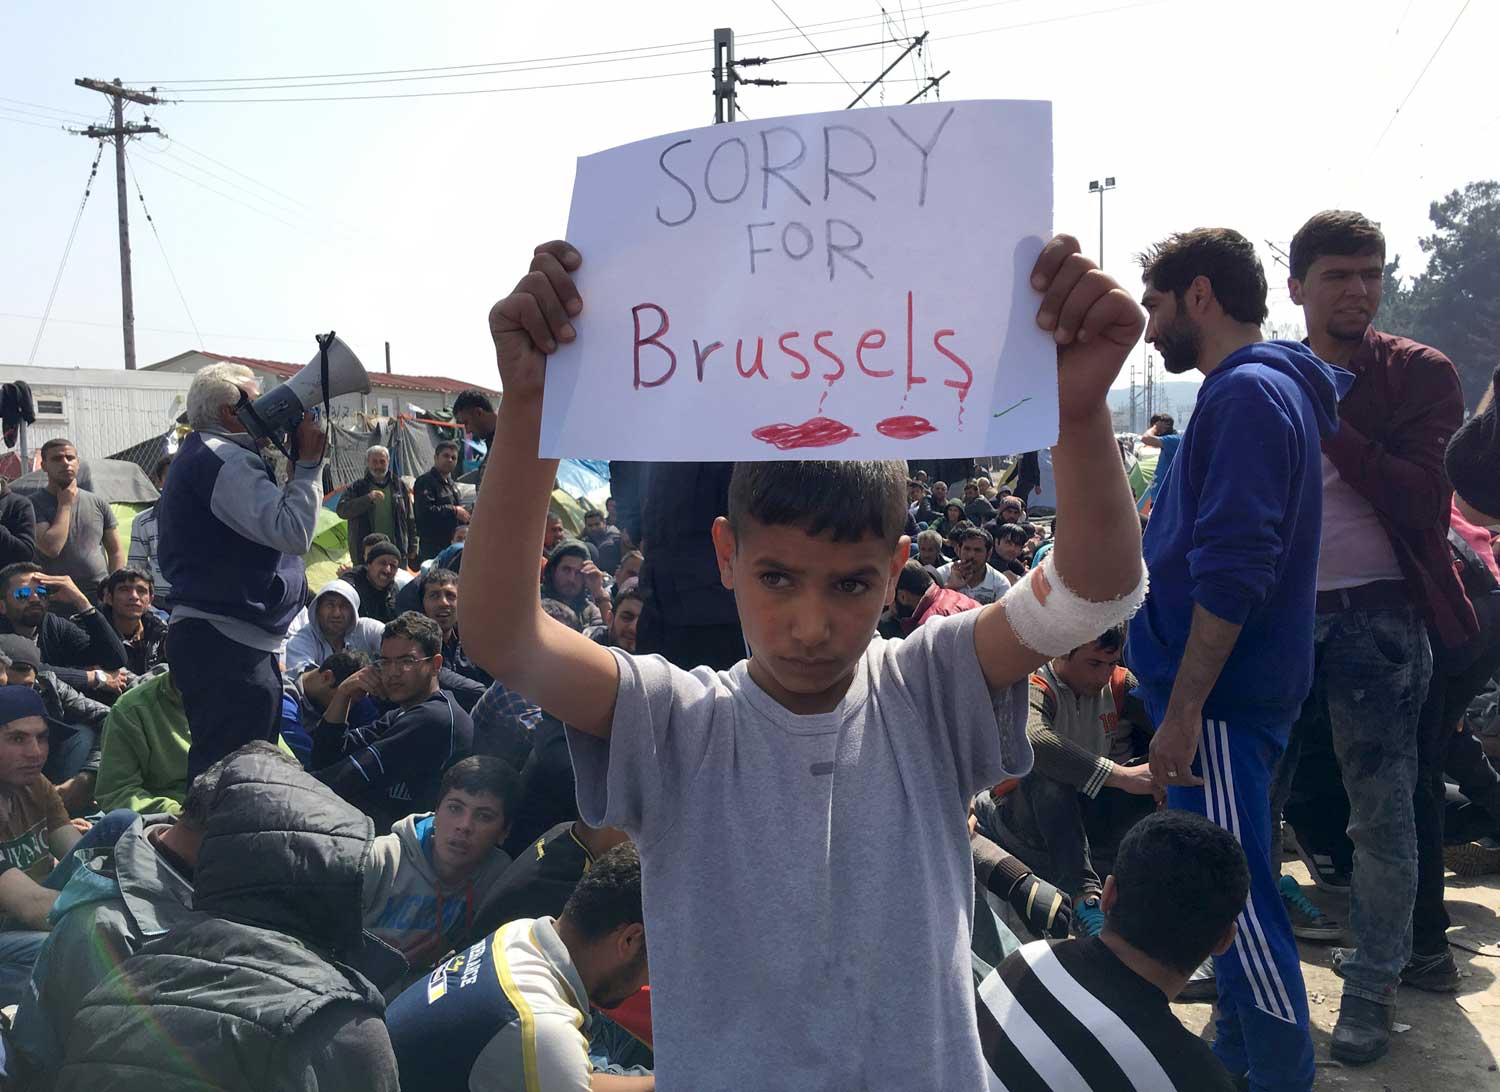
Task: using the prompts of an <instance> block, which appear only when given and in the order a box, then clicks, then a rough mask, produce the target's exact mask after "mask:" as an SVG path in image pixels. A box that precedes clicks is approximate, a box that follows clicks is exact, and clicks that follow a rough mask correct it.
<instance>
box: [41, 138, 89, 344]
mask: <svg viewBox="0 0 1500 1092" xmlns="http://www.w3.org/2000/svg"><path fill="white" fill-rule="evenodd" d="M103 157H104V142H103V141H100V143H99V150H98V151H96V152H95V153H94V162H93V164H92V165H91V166H90V167H89V177H88V181H87V182H85V183H84V184H83V200H82V201H80V202H78V212H77V213H76V214H75V215H74V217H73V227H72V228H71V229H70V230H69V231H68V242H67V245H66V246H64V247H63V253H62V261H60V262H58V263H57V276H55V277H53V278H52V291H51V292H48V293H47V306H46V307H44V308H42V321H41V324H40V325H39V326H38V327H37V328H36V339H35V340H34V341H32V343H31V355H30V356H28V357H27V358H26V363H27V364H28V365H29V364H31V363H33V362H34V361H35V360H36V351H37V350H38V349H39V348H41V346H42V334H43V333H44V332H45V331H46V329H47V317H48V316H49V315H51V314H52V304H53V301H55V300H56V299H57V288H58V286H59V285H60V284H62V277H63V270H64V269H67V268H68V255H69V254H71V253H73V240H74V239H76V238H78V225H79V224H80V223H82V222H83V210H84V208H85V206H87V205H88V203H89V194H91V193H93V192H94V179H95V178H96V177H97V176H98V174H99V160H100V159H102V158H103Z"/></svg>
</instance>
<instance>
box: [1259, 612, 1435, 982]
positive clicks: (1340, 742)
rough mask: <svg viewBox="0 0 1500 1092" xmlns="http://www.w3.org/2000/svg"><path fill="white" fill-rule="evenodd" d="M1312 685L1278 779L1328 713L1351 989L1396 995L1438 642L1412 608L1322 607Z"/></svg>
mask: <svg viewBox="0 0 1500 1092" xmlns="http://www.w3.org/2000/svg"><path fill="white" fill-rule="evenodd" d="M1313 655H1314V659H1315V668H1314V671H1313V687H1312V691H1311V693H1309V694H1308V696H1307V700H1306V701H1305V702H1304V703H1303V705H1302V715H1301V716H1300V717H1299V718H1298V721H1297V724H1296V726H1295V727H1294V728H1293V729H1292V737H1291V742H1290V744H1289V746H1288V752H1287V757H1286V760H1285V762H1284V763H1283V766H1282V769H1281V770H1280V771H1278V777H1277V781H1278V783H1286V782H1288V781H1289V780H1290V775H1291V773H1292V772H1293V771H1294V770H1295V763H1296V752H1297V748H1298V746H1299V737H1300V736H1302V735H1304V734H1307V733H1308V732H1310V731H1315V730H1316V725H1315V724H1314V722H1315V721H1316V720H1317V719H1318V718H1326V719H1327V723H1328V727H1329V730H1330V734H1331V736H1332V738H1333V749H1334V753H1335V754H1336V755H1337V756H1338V761H1339V768H1340V770H1341V772H1342V775H1343V781H1344V790H1345V792H1347V793H1348V795H1349V839H1350V841H1352V842H1353V843H1354V874H1353V878H1352V880H1351V883H1350V892H1349V939H1350V941H1351V942H1352V943H1353V946H1354V949H1355V950H1354V953H1353V955H1352V956H1351V957H1350V958H1349V959H1348V960H1347V961H1346V962H1345V963H1344V964H1343V975H1344V992H1345V993H1346V994H1349V995H1351V996H1354V997H1362V998H1365V999H1366V1000H1369V1001H1375V1002H1378V1003H1380V1004H1383V1005H1389V1004H1393V1003H1394V1002H1395V999H1396V987H1397V985H1398V984H1399V983H1400V981H1401V969H1402V968H1403V967H1405V966H1406V962H1407V960H1408V959H1410V958H1411V944H1412V925H1411V922H1412V907H1413V905H1414V903H1415V900H1416V894H1417V831H1416V820H1415V813H1414V810H1413V807H1412V796H1413V793H1414V792H1415V790H1416V787H1417V728H1418V718H1419V715H1420V713H1421V710H1422V702H1423V700H1424V699H1425V698H1426V695H1427V684H1428V681H1429V679H1430V678H1431V676H1432V649H1431V647H1430V646H1429V645H1428V642H1427V629H1426V627H1425V626H1424V625H1423V623H1422V620H1421V618H1420V617H1418V615H1417V613H1416V611H1415V610H1413V609H1412V608H1409V607H1406V608H1386V609H1378V610H1346V611H1340V612H1338V613H1323V614H1319V615H1318V616H1317V620H1316V622H1315V623H1314V627H1313Z"/></svg>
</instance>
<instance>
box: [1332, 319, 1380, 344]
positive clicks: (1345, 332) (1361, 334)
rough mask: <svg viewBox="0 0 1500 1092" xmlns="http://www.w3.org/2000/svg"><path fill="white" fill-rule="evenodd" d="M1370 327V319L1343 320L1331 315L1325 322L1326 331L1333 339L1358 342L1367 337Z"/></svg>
mask: <svg viewBox="0 0 1500 1092" xmlns="http://www.w3.org/2000/svg"><path fill="white" fill-rule="evenodd" d="M1369 328H1370V320H1369V319H1360V320H1358V322H1355V321H1353V320H1342V319H1336V318H1332V317H1330V318H1329V320H1328V322H1327V323H1325V324H1324V328H1323V329H1324V333H1326V334H1327V335H1328V337H1329V339H1330V340H1332V341H1343V342H1354V343H1358V342H1361V341H1363V340H1364V339H1365V331H1366V330H1368V329H1369Z"/></svg>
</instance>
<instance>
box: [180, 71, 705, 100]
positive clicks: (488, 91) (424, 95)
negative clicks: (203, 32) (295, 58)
mask: <svg viewBox="0 0 1500 1092" xmlns="http://www.w3.org/2000/svg"><path fill="white" fill-rule="evenodd" d="M702 75H703V70H702V69H701V68H694V69H689V70H687V71H685V72H657V73H654V74H652V75H648V76H617V77H615V78H613V79H605V80H578V81H575V82H571V83H539V84H528V85H525V86H518V87H474V88H469V89H467V90H463V91H413V92H396V93H392V94H380V95H305V96H298V97H295V98H291V97H281V98H266V99H263V98H225V99H178V100H174V101H177V102H181V103H194V104H196V103H200V102H356V101H361V100H368V99H431V98H448V97H451V96H454V95H496V94H503V93H505V92H509V91H547V90H553V89H557V88H564V87H597V86H599V85H600V84H608V83H638V82H640V81H642V80H669V79H676V78H680V77H683V76H700V77H701V76H702Z"/></svg>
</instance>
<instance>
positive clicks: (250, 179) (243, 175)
mask: <svg viewBox="0 0 1500 1092" xmlns="http://www.w3.org/2000/svg"><path fill="white" fill-rule="evenodd" d="M171 143H172V144H173V145H174V146H176V147H178V148H181V149H182V150H183V151H185V152H188V153H190V154H192V155H195V156H198V157H199V158H201V159H206V160H208V161H209V162H210V163H214V164H217V165H218V166H220V167H223V168H224V169H225V170H226V171H229V172H230V173H231V174H237V175H239V176H240V177H241V178H243V179H245V180H246V181H247V182H253V183H255V184H256V185H257V186H259V187H260V188H261V189H263V190H267V191H269V192H270V193H274V194H275V195H276V196H277V197H281V198H285V199H286V200H287V201H290V202H291V203H292V204H294V205H301V206H302V207H303V208H304V209H307V211H309V212H317V210H316V209H314V208H313V207H312V206H311V205H308V204H307V203H306V202H304V201H299V200H298V199H297V198H295V197H293V196H292V195H291V194H289V193H285V192H283V191H282V190H278V189H277V188H276V187H275V186H271V185H268V184H266V183H265V182H262V181H261V180H260V179H258V178H256V177H255V176H253V175H248V174H246V173H245V172H244V171H242V170H240V169H238V168H237V167H231V166H230V165H229V164H228V163H225V162H224V161H223V160H222V159H215V158H214V157H213V156H211V155H209V154H208V153H207V152H201V151H199V150H198V149H197V148H194V147H192V146H191V145H189V144H185V143H183V142H182V141H181V140H180V139H178V138H176V137H173V138H172V140H171Z"/></svg>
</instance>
